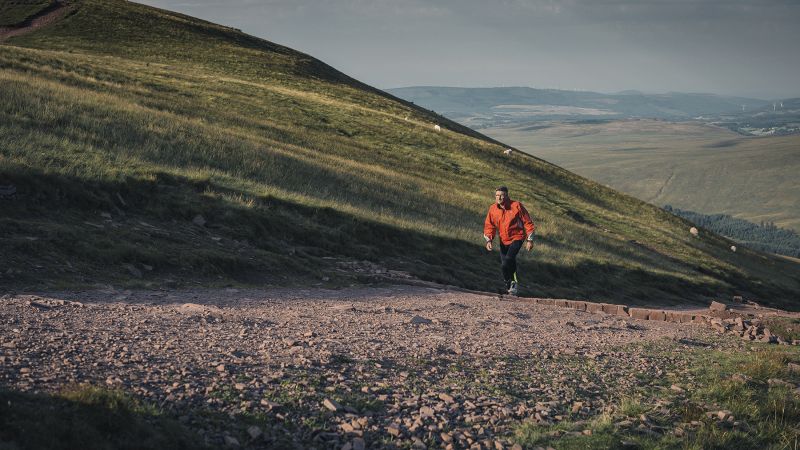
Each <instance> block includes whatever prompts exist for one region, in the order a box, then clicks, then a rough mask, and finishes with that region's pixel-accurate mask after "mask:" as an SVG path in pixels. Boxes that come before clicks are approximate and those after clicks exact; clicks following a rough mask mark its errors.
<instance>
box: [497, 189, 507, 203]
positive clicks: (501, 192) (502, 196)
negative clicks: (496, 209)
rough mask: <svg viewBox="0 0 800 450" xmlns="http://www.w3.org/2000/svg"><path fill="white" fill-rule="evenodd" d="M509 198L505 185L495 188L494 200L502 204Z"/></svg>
mask: <svg viewBox="0 0 800 450" xmlns="http://www.w3.org/2000/svg"><path fill="white" fill-rule="evenodd" d="M506 199H508V188H507V187H505V186H500V187H499V188H497V189H495V190H494V200H495V202H497V204H498V205H502V204H504V203H505V202H506Z"/></svg>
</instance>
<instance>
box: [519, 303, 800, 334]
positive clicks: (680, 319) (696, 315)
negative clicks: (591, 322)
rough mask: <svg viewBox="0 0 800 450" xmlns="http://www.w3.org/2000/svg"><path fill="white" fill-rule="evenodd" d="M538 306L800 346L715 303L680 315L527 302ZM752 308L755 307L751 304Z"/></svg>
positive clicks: (665, 311) (614, 306) (608, 305)
mask: <svg viewBox="0 0 800 450" xmlns="http://www.w3.org/2000/svg"><path fill="white" fill-rule="evenodd" d="M525 300H527V301H530V302H531V303H534V304H540V305H548V306H558V307H562V308H570V309H575V310H577V311H586V312H590V313H604V314H609V315H613V316H620V317H626V318H627V317H630V318H632V319H637V320H654V321H659V322H672V323H685V324H700V325H706V326H709V327H711V328H712V329H714V330H715V331H718V332H720V333H732V334H736V335H738V336H739V337H740V338H742V339H745V340H749V341H760V342H768V343H773V344H782V345H789V344H792V345H800V340H793V341H791V342H789V341H786V340H784V339H783V338H782V337H781V336H777V335H775V334H773V333H772V332H770V330H769V328H767V327H765V326H764V325H763V324H762V321H761V320H760V319H758V318H754V317H749V318H748V317H747V316H752V314H742V313H737V312H735V311H732V310H731V309H730V308H729V306H728V305H726V304H725V303H721V302H717V301H714V302H712V303H711V305H710V306H709V308H708V310H705V311H680V310H668V309H649V308H629V307H628V306H626V305H618V304H613V303H593V302H585V301H579V300H562V299H550V298H546V299H537V298H534V299H525ZM734 302H736V303H742V300H741V297H734ZM751 304H752V303H751Z"/></svg>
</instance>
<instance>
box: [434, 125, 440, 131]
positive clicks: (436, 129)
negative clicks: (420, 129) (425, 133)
mask: <svg viewBox="0 0 800 450" xmlns="http://www.w3.org/2000/svg"><path fill="white" fill-rule="evenodd" d="M433 130H434V131H442V127H440V126H439V125H436V124H434V125H433Z"/></svg>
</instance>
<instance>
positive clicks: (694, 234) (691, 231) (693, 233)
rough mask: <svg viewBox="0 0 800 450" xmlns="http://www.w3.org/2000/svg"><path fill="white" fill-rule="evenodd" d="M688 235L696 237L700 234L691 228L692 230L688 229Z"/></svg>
mask: <svg viewBox="0 0 800 450" xmlns="http://www.w3.org/2000/svg"><path fill="white" fill-rule="evenodd" d="M689 233H691V234H692V236H697V235H698V234H699V233H700V232H699V231H697V228H695V227H692V228H689Z"/></svg>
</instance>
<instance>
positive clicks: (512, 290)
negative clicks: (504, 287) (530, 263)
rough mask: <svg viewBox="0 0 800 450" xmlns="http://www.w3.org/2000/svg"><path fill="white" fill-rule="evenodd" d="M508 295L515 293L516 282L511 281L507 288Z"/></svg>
mask: <svg viewBox="0 0 800 450" xmlns="http://www.w3.org/2000/svg"><path fill="white" fill-rule="evenodd" d="M508 295H514V296H516V295H517V282H516V281H512V282H511V286H510V287H509V288H508Z"/></svg>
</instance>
